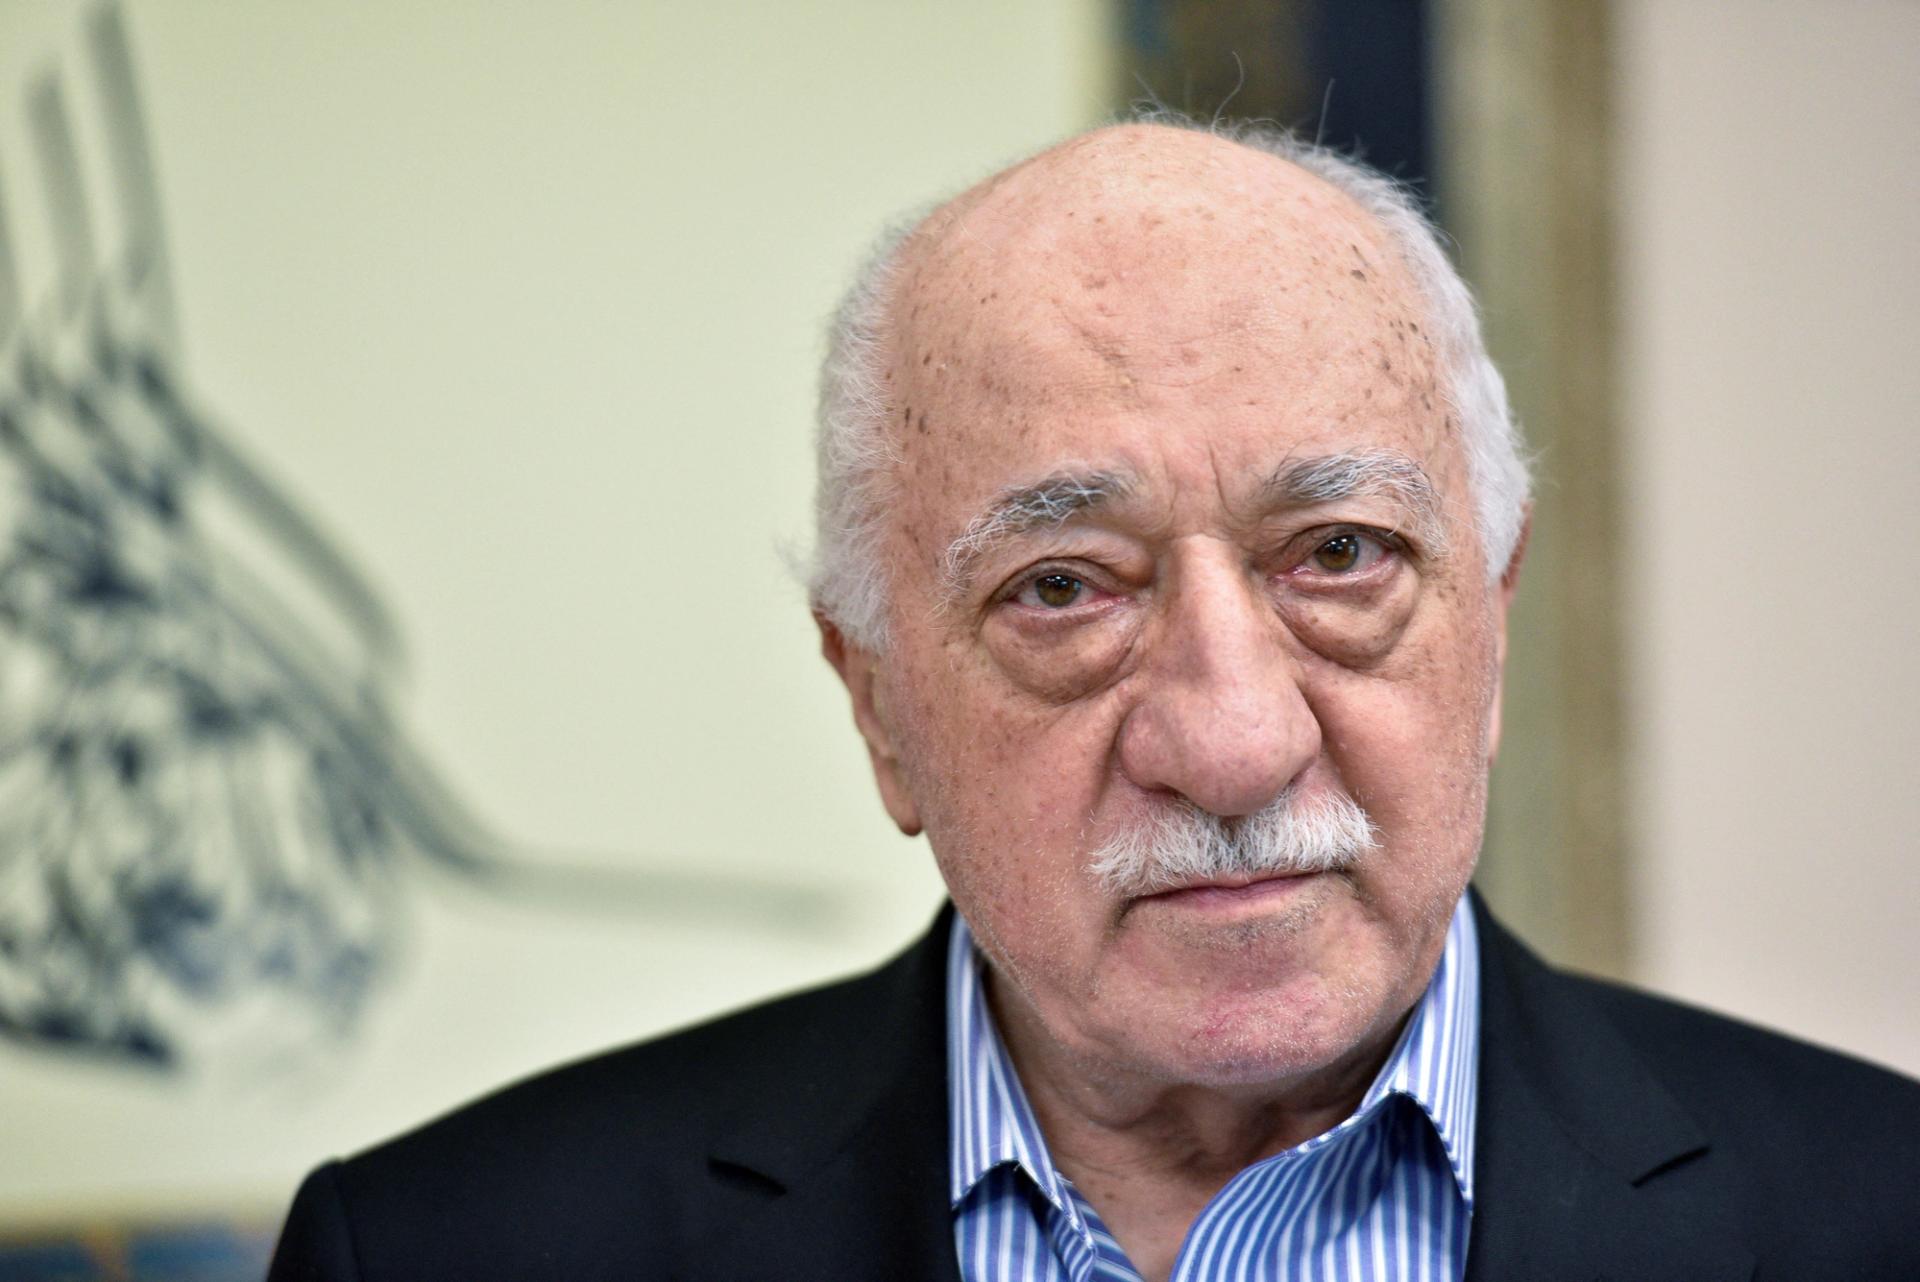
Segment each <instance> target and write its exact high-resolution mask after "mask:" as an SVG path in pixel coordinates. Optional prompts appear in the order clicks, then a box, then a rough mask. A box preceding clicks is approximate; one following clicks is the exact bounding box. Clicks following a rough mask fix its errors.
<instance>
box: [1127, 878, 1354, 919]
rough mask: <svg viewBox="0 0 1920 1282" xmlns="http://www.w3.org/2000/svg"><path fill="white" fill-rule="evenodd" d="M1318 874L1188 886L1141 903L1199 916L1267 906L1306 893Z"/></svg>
mask: <svg viewBox="0 0 1920 1282" xmlns="http://www.w3.org/2000/svg"><path fill="white" fill-rule="evenodd" d="M1319 876H1320V874H1318V873H1300V874H1297V875H1295V876H1291V877H1268V878H1266V879H1265V880H1262V881H1251V882H1248V883H1247V884H1246V885H1244V886H1188V887H1187V888H1185V889H1184V890H1169V891H1166V892H1164V893H1162V894H1158V895H1149V896H1148V897H1147V898H1146V899H1145V900H1143V901H1142V902H1144V903H1156V904H1165V905H1167V906H1168V907H1170V908H1191V909H1197V910H1199V911H1202V912H1207V911H1219V910H1224V909H1232V908H1240V907H1245V906H1248V905H1252V904H1269V903H1272V902H1274V901H1276V900H1280V899H1285V898H1287V897H1289V896H1291V895H1295V894H1298V893H1300V892H1301V891H1303V890H1305V889H1306V888H1307V886H1308V885H1309V884H1310V883H1311V882H1313V881H1314V880H1315V879H1316V878H1318V877H1319Z"/></svg>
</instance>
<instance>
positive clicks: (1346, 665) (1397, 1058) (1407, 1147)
mask: <svg viewBox="0 0 1920 1282" xmlns="http://www.w3.org/2000/svg"><path fill="white" fill-rule="evenodd" d="M820 459H821V473H820V499H819V513H820V530H819V548H818V558H819V560H818V568H817V572H816V575H815V581H814V593H815V606H816V612H817V614H818V617H819V620H820V628H821V633H822V637H823V645H824V650H825V652H826V656H827V658H828V659H829V661H830V662H831V663H832V664H833V666H834V668H835V670H836V671H837V672H838V673H839V675H840V677H841V679H842V680H843V681H844V682H845V684H846V688H847V691H848V693H849V694H850V696H851V701H852V708H853V716H854V721H855V723H856V724H857V726H858V728H859V732H860V734H861V735H862V737H863V738H864V740H865V742H866V745H867V748H868V751H869V754H870V756H871V760H872V764H873V771H874V775H875V778H876V780H877V782H878V785H879V790H880V795H881V798H882V800H883V802H884V803H885V806H886V809H887V812H888V813H889V814H890V815H891V816H892V818H893V820H894V822H895V823H897V824H898V825H899V826H900V827H901V829H902V830H903V831H905V832H907V833H909V834H912V833H918V832H922V831H924V832H925V833H926V834H927V836H928V839H929V842H930V844H931V845H932V848H933V852H934V856H935V858H936V859H937V860H938V862H939V866H940V870H941V873H942V875H943V876H944V878H945V880H946V883H947V886H948V888H949V890H950V891H951V893H952V898H953V906H954V911H952V912H950V913H946V914H943V915H942V917H941V918H940V919H939V920H938V921H937V922H936V923H935V925H934V928H933V930H932V931H931V933H930V934H929V935H927V936H926V937H925V938H924V939H923V940H922V941H921V942H920V943H919V944H917V945H916V946H915V947H914V948H912V949H911V950H910V951H909V952H907V953H906V954H905V955H904V956H902V957H901V958H900V959H898V960H896V961H895V962H893V963H892V964H890V965H888V966H887V967H885V968H883V969H881V970H880V971H878V972H876V973H874V974H872V975H869V976H867V977H865V978H861V979H857V980H854V981H851V982H849V983H846V984H842V985H837V986H834V987H830V988H827V989H823V990H820V991H818V992H814V993H810V994H805V995H802V996H799V997H796V998H790V999H787V1000H785V1001H781V1002H776V1003H774V1004H772V1005H769V1006H765V1007H762V1008H760V1009H758V1010H754V1011H750V1012H747V1013H745V1014H741V1015H736V1016H733V1017H730V1018H728V1019H724V1020H721V1021H719V1022H717V1023H714V1024H710V1025H707V1026H705V1027H702V1028H698V1029H694V1030H692V1031H689V1032H684V1033H681V1034H678V1035H676V1036H673V1037H669V1038H666V1039H664V1040H661V1041H656V1042H652V1043H649V1044H646V1045H642V1046H638V1047H635V1048H631V1049H628V1050H625V1051H620V1052H616V1053H614V1054H612V1055H609V1056H604V1057H601V1058H599V1059H596V1060H593V1061H590V1062H588V1063H585V1064H582V1065H578V1066H575V1067H572V1068H569V1069H565V1070H562V1071H560V1072H558V1073H554V1074H550V1075H547V1076H545V1077H542V1078H539V1079H536V1080H534V1081H532V1082H529V1083H525V1084H522V1085H520V1086H518V1087H515V1088H513V1089H511V1090H509V1091H506V1092H504V1093H502V1094H500V1095H497V1096H495V1097H493V1098H491V1099H489V1100H486V1101H484V1102H482V1103H480V1104H477V1105H474V1106H472V1107H470V1108H468V1109H466V1110H463V1111H461V1112H459V1113H457V1114H455V1115H453V1116H452V1117H449V1118H447V1119H443V1120H442V1121H440V1122H437V1123H434V1124H433V1125H431V1126H429V1127H427V1128H426V1129H424V1130H422V1131H420V1132H418V1133H416V1134H414V1135H412V1136H409V1137H407V1138H404V1139H401V1140H399V1141H396V1142H394V1143H392V1144H389V1145H387V1146H384V1147H382V1148H380V1149H377V1150H375V1151H373V1152H371V1153H368V1154H365V1155H362V1156H360V1157H358V1158H355V1159H353V1160H351V1161H349V1162H347V1163H344V1164H334V1165H329V1166H327V1167H324V1168H322V1169H321V1170H320V1171H318V1172H316V1173H315V1174H314V1176H313V1177H311V1178H310V1179H309V1180H308V1182H307V1184H306V1185H305V1186H304V1187H303V1189H302V1191H301V1194H300V1196H299V1198H298V1200H297V1202H296V1204H295V1206H294V1210H293V1213H292V1215H291V1217H290V1219H289V1222H288V1226H287V1229H286V1232H285V1234H284V1236H283V1239H282V1242H281V1247H280V1251H279V1254H278V1257H277V1259H276V1263H275V1272H274V1276H275V1277H276V1278H284V1279H293V1278H327V1279H347V1278H365V1279H386V1278H437V1277H446V1278H489V1277H503V1278H504V1277H513V1278H566V1279H581V1278H600V1277H606V1278H616V1277H618V1278H633V1277H676V1278H679V1277H685V1278H695V1277H698V1278H729V1279H731V1278H835V1279H847V1278H946V1279H954V1278H964V1279H968V1280H969V1282H987V1280H990V1279H991V1280H996V1282H997V1280H1000V1279H1074V1280H1075V1282H1084V1280H1085V1279H1092V1278H1102V1279H1118V1278H1134V1277H1141V1278H1154V1279H1158V1278H1167V1277H1175V1278H1194V1279H1199V1278H1274V1279H1279V1278H1293V1277H1312V1278H1423V1279H1425V1278H1434V1279H1440V1278H1459V1277H1462V1276H1465V1277H1469V1278H1560V1277H1618V1278H1686V1279H1706V1278H1746V1277H1749V1276H1752V1275H1753V1274H1754V1273H1755V1271H1756V1269H1759V1270H1760V1271H1761V1272H1762V1273H1763V1274H1764V1275H1766V1276H1773V1277H1793V1278H1812V1277H1834V1278H1869V1277H1920V1196H1917V1195H1916V1192H1915V1177H1916V1175H1920V1124H1917V1121H1916V1119H1920V1088H1916V1087H1915V1086H1914V1084H1912V1083H1909V1082H1905V1081H1902V1080H1901V1079H1898V1078H1895V1077H1893V1076H1891V1075H1889V1074H1886V1073H1883V1072H1880V1071H1879V1070H1875V1069H1872V1068H1869V1067H1867V1066H1864V1065H1860V1064H1857V1063H1853V1062H1850V1061H1846V1060H1843V1059H1840V1058H1838V1057H1835V1056H1832V1055H1829V1054H1826V1053H1824V1052H1820V1051H1816V1050H1813V1049H1811V1048H1808V1047H1805V1046H1801V1045H1798V1044H1795V1043H1791V1042H1788V1041H1785V1040H1784V1039H1780V1038H1776V1037H1773V1036H1771V1035H1768V1034H1763V1033H1759V1032H1756V1031H1754V1030H1751V1029H1747V1028H1744V1027H1741V1026H1738V1025H1735V1024H1732V1023H1729V1022H1725V1021H1722V1020H1719V1019H1716V1018H1714V1017H1711V1016H1707V1015H1703V1014H1700V1013H1697V1012H1690V1011H1687V1010H1684V1009H1682V1008H1679V1007H1676V1006H1673V1005H1670V1004H1667V1003H1663V1002H1660V1001H1656V1000H1654V999H1651V998H1648V997H1645V996H1640V995H1635V994H1631V993H1628V992H1625V991H1622V990H1618V989H1614V988H1610V987H1606V986H1602V985H1599V984H1595V983H1591V982H1587V981H1580V980H1575V979H1571V978H1568V977H1565V976H1561V975H1558V974H1556V973H1554V972H1552V971H1550V970H1547V969H1546V968H1544V967H1543V966H1542V965H1541V964H1540V963H1539V962H1537V961H1536V960H1534V959H1533V958H1532V957H1531V956H1530V955H1529V954H1528V953H1526V952H1525V951H1524V950H1523V949H1522V948H1521V946H1520V945H1519V944H1518V943H1516V942H1515V941H1514V940H1513V939H1512V938H1511V937H1510V936H1509V935H1507V934H1506V933H1505V932H1504V931H1502V930H1501V928H1500V927H1499V926H1498V925H1497V924H1496V923H1494V922H1493V921H1491V920H1490V919H1489V918H1488V917H1487V915H1486V913H1485V910H1484V908H1483V907H1481V906H1480V905H1479V904H1478V902H1477V901H1476V900H1474V899H1472V898H1471V897H1470V896H1468V895H1466V894H1465V891H1466V887H1467V880H1468V877H1469V875H1470V874H1471V872H1472V870H1473V865H1474V860H1475V856H1476V854H1477V852H1478V849H1479V845H1480V839H1481V830H1482V822H1483V813H1484V808H1485V800H1486V786H1487V769H1488V764H1489V762H1490V761H1491V760H1492V757H1493V754H1494V751H1495V749H1496V747H1497V745H1498V743H1499V738H1500V672H1501V661H1502V657H1503V654H1504V652H1505V648H1506V618H1507V606H1508V602H1509V600H1510V599H1511V596H1512V593H1513V590H1514V584H1515V578H1516V575H1517V573H1518V570H1519V565H1520V557H1521V550H1522V548H1523V547H1524V544H1525V523H1526V504H1527V482H1526V472H1525V468H1524V467H1523V465H1522V463H1521V461H1520V458H1519V454H1518V448H1517V440H1516V437H1515V433H1514V430H1513V427H1512V424H1511V421H1510V417H1509V414H1508V411H1507V407H1506V400H1505V393H1504V391H1503V389H1502V386H1501V382H1500V378H1499V376H1498V374H1497V373H1496V372H1495V371H1494V370H1493V368H1492V367H1491V366H1490V365H1489V363H1488V361H1487V358H1486V355H1485V353H1484V351H1483V350H1482V347H1481V342H1480V338H1479V335H1478V332H1477V327H1476V322H1475V318H1474V315H1473V309H1472V305H1471V303H1470V301H1469V299H1468V297H1467V294H1466V291H1465V290H1464V288H1463V287H1462V285H1461V284H1460V282H1459V280H1458V278H1457V277H1456V276H1455V275H1454V273H1453V271H1452V270H1451V268H1450V267H1449V266H1448V264H1447V261H1446V258H1445V256H1444V254H1443V253H1442V251H1441V250H1440V248H1439V246H1438V244H1437V243H1436V241H1435V239H1434V236H1433V234H1432V232H1431V231H1430V230H1429V229H1428V227H1427V226H1426V224H1425V223H1424V222H1423V220H1422V219H1421V217H1420V215H1419V214H1418V212H1416V210H1415V209H1414V208H1413V207H1412V206H1411V205H1410V204H1409V203H1408V202H1407V200H1406V198H1405V197H1404V196H1403V195H1402V194H1401V193H1400V192H1398V191H1397V190H1395V189H1394V188H1393V187H1392V186H1391V185H1390V184H1388V183H1386V182H1385V181H1383V180H1382V179H1380V178H1379V177H1377V176H1375V175H1372V174H1370V173H1368V172H1366V171H1364V170H1361V169H1359V168H1357V167H1355V166H1353V165H1352V164H1350V163H1348V162H1345V161H1342V160H1340V159H1338V158H1335V157H1332V156H1329V155H1326V154H1324V153H1321V152H1318V151H1315V150H1313V149H1311V148H1307V147H1304V146H1302V145H1300V144H1297V143H1295V142H1293V141H1291V140H1289V139H1287V138H1285V137H1281V136H1266V135H1260V134H1255V133H1244V134H1241V135H1238V136H1235V137H1226V136H1221V135H1220V134H1218V133H1205V132H1199V131H1192V130H1186V129H1181V128H1173V127H1167V126H1163V125H1131V126H1123V127H1117V128H1112V129H1106V130H1101V131H1098V132H1095V133H1092V134H1089V135H1086V136H1084V137H1081V138H1077V139H1074V140H1072V141H1070V142H1068V143H1066V144H1064V145H1062V146H1059V147H1057V148H1054V149H1053V150H1050V151H1048V152H1045V153H1043V154H1041V155H1040V156H1038V157H1035V158H1034V159H1032V160H1029V161H1027V162H1026V163H1024V164H1021V165H1018V166H1016V167H1014V168H1013V169H1010V170H1008V171H1006V172H1004V173H1001V174H999V175H996V176H995V177H993V178H991V179H989V180H988V181H987V182H985V183H983V184H981V185H980V186H978V187H976V188H974V189H973V190H971V191H969V192H967V193H966V194H965V195H963V196H961V197H959V198H958V199H956V200H953V201H951V202H949V203H948V204H945V205H943V206H941V207H940V208H938V209H936V210H935V211H934V212H933V213H932V214H930V215H928V216H926V217H925V218H924V219H922V220H920V221H919V222H917V223H916V224H914V225H913V226H912V227H910V228H909V229H908V230H907V231H906V233H905V234H904V235H902V236H899V237H896V238H893V239H891V240H889V241H888V242H886V243H884V244H883V245H882V247H881V249H880V251H879V253H878V254H877V256H876V257H875V259H874V260H873V262H872V264H871V265H870V266H869V268H868V269H867V271H866V272H865V273H864V274H863V276H862V277H861V279H860V281H859V282H858V283H857V284H856V286H855V288H854V289H853V291H852V292H851V293H850V295H849V296H848V299H847V301H846V303H845V304H844V305H843V307H842V309H841V312H840V315H839V317H838V320H837V322H836V326H835V331H834V339H833V344H832V350H831V352H830V355H829V358H828V363H827V368H826V371H825V386H824V391H823V398H822V422H821V450H820Z"/></svg>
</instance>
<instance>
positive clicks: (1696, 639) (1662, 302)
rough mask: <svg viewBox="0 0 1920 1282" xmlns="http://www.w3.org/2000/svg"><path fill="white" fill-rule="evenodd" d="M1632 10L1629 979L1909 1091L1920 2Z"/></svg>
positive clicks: (1627, 80) (1659, 3)
mask: <svg viewBox="0 0 1920 1282" xmlns="http://www.w3.org/2000/svg"><path fill="white" fill-rule="evenodd" d="M1619 14H1620V19H1621V22H1620V37H1621V42H1620V52H1621V58H1620V67H1619V98H1618V102H1619V111H1620V125H1621V129H1622V138H1621V143H1622V145H1621V149H1620V156H1621V159H1622V163H1623V166H1624V173H1623V181H1622V184H1621V187H1620V205H1619V213H1620V218H1621V228H1620V230H1621V236H1620V243H1621V245H1622V248H1623V251H1624V255H1625V264H1626V274H1625V278H1624V289H1623V297H1622V312H1621V314H1622V318H1623V322H1624V325H1625V338H1626V348H1625V362H1626V372H1627V375H1628V379H1627V393H1628V396H1627V402H1626V410H1627V421H1628V424H1629V429H1630V430H1629V435H1628V445H1629V447H1630V449H1629V458H1630V466H1631V473H1630V475H1629V477H1628V492H1629V496H1630V500H1629V501H1630V504H1631V506H1630V508H1629V512H1628V519H1627V521H1626V526H1627V529H1628V531H1629V535H1630V540H1631V541H1630V546H1629V552H1628V556H1627V559H1626V562H1625V564H1626V567H1627V570H1626V574H1625V576H1624V580H1623V581H1624V583H1625V584H1626V585H1627V588H1628V591H1629V593H1630V608H1631V609H1632V611H1633V619H1632V620H1631V624H1632V634H1633V637H1634V666H1635V679H1636V684H1635V687H1634V736H1633V742H1634V755H1633V761H1632V762H1631V766H1632V770H1633V779H1634V785H1635V791H1636V793H1637V795H1638V796H1639V797H1640V798H1641V800H1642V805H1641V808H1640V812H1639V815H1638V824H1639V862H1638V867H1637V868H1636V870H1635V883H1634V884H1635V896H1634V899H1635V907H1636V911H1637V913H1638V918H1639V921H1640V924H1641V936H1640V947H1639V952H1640V955H1641V974H1642V977H1643V978H1644V979H1645V980H1646V981H1648V982H1650V983H1651V984H1653V985H1655V986H1657V987H1660V988H1663V989H1667V990H1670V991H1673V992H1675V993H1679V994H1681V995H1683V996H1685V997H1688V998H1691V999H1694V1000H1697V1001H1701V1002H1706V1003H1709V1004H1712V1005H1715V1006H1719V1007H1722V1008H1724V1009H1727V1010H1730V1011H1734V1012H1738V1013H1740V1014H1742V1015H1745V1016H1747V1017H1749V1018H1751V1019H1755V1020H1758V1021H1760V1022H1762V1023H1766V1024H1773V1025H1778V1026H1780V1027H1783V1028H1788V1029H1792V1030H1795V1031H1797V1032H1800V1033H1802V1034H1805V1035H1807V1036H1811V1037H1813V1038H1816V1039H1818V1040H1820V1041H1823V1042H1828V1043H1831V1044H1833V1045H1836V1046H1841V1047H1845V1048H1848V1049H1850V1050H1853V1051H1856V1052H1858V1053H1860V1054H1864V1055H1867V1056H1870V1057H1873V1058H1875V1059H1879V1060H1881V1061H1884V1062H1886V1063H1889V1064H1893V1065H1897V1066H1899V1067H1901V1068H1903V1069H1905V1070H1906V1071H1908V1072H1920V838H1917V837H1916V834H1917V833H1920V751H1916V747H1917V746H1920V744H1917V743H1916V726H1920V665H1917V664H1916V660H1915V655H1916V651H1917V650H1920V571H1917V570H1916V568H1915V562H1914V558H1913V556H1912V555H1911V553H1910V550H1909V545H1910V544H1911V543H1912V541H1913V525H1914V517H1915V515H1916V510H1917V509H1916V500H1915V494H1916V491H1917V490H1920V430H1916V429H1917V427H1920V359H1916V345H1917V344H1920V249H1917V248H1916V246H1917V245H1920V235H1917V233H1920V222H1917V221H1916V220H1917V218H1920V215H1917V214H1916V210H1920V153H1917V152H1916V147H1917V146H1920V143H1917V142H1916V140H1920V74H1916V73H1920V6H1917V5H1914V4H1912V3H1910V2H1909V0H1767V2H1766V3H1756V2H1755V0H1686V2H1685V3H1674V2H1673V0H1621V3H1620V5H1619ZM1548 497H1549V500H1550V498H1551V496H1548Z"/></svg>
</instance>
